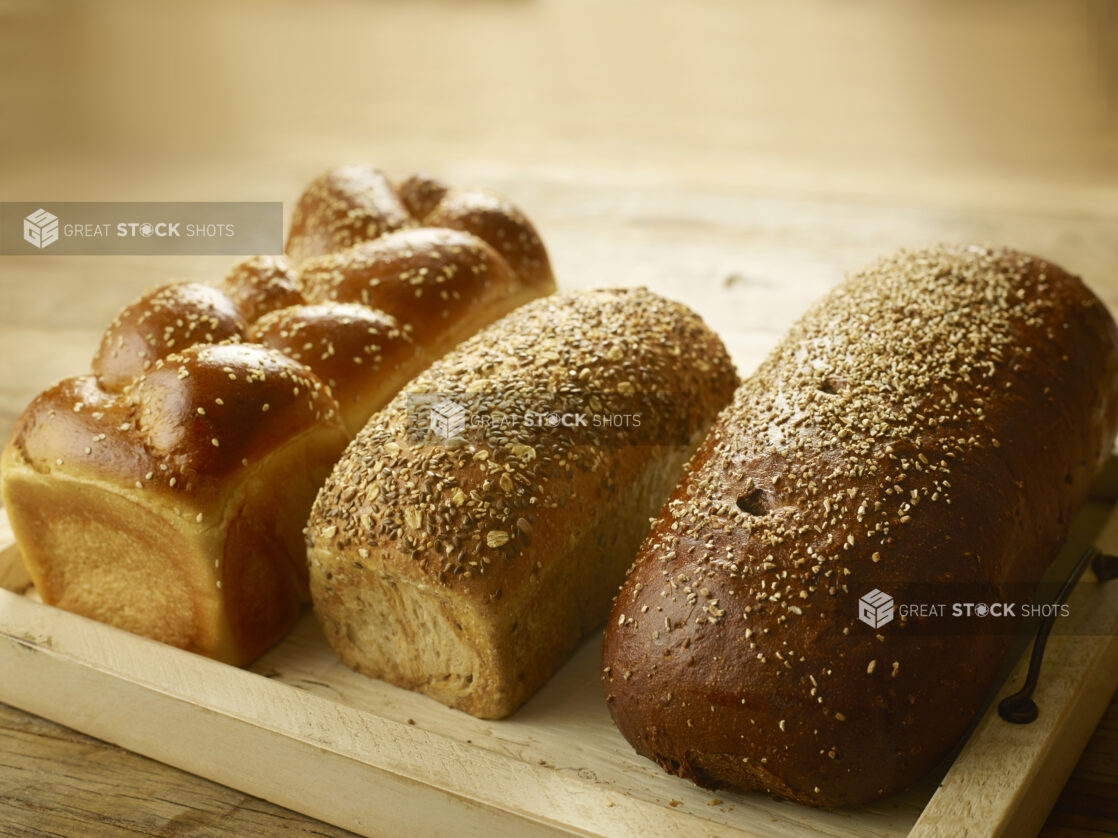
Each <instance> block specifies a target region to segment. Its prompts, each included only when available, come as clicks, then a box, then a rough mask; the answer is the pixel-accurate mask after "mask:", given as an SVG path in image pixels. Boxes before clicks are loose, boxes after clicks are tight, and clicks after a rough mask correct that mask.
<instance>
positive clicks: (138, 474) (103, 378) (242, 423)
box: [0, 166, 554, 664]
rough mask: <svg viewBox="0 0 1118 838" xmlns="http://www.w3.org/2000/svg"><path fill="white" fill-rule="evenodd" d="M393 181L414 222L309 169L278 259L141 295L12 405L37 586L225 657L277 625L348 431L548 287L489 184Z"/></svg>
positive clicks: (17, 519)
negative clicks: (441, 221)
mask: <svg viewBox="0 0 1118 838" xmlns="http://www.w3.org/2000/svg"><path fill="white" fill-rule="evenodd" d="M400 189H401V190H405V191H406V193H407V194H408V196H409V198H410V199H411V200H413V201H418V199H419V198H420V197H421V193H422V194H423V195H426V196H427V198H426V200H425V201H424V203H425V206H424V208H423V215H424V218H420V217H418V216H416V215H413V214H410V211H409V210H408V208H407V207H405V205H404V202H403V199H402V198H401V197H400V196H399V195H398V194H397V192H396V187H395V186H394V185H392V184H391V183H390V182H389V181H388V180H387V178H385V177H384V175H382V174H381V173H379V172H377V171H376V170H374V169H372V168H371V167H367V166H355V167H341V168H339V169H336V170H332V171H331V172H328V173H326V174H325V175H323V176H322V177H320V178H319V179H317V180H316V181H315V182H314V183H313V184H312V185H311V186H310V187H309V188H308V190H307V191H306V192H305V193H304V195H303V197H302V198H301V199H300V201H299V206H298V209H297V212H296V219H295V221H294V222H293V227H292V231H291V235H290V236H289V237H288V248H289V250H290V251H291V255H290V256H256V257H253V258H251V259H246V260H244V261H242V262H240V263H238V264H237V265H235V266H234V267H233V269H232V270H231V271H230V273H229V274H228V275H227V276H226V277H225V278H224V280H223V281H222V282H221V283H220V284H219V285H217V286H216V287H215V286H213V285H208V284H202V283H176V284H171V285H166V286H163V287H160V288H156V289H153V290H151V291H149V292H148V293H146V294H144V295H143V296H141V297H140V298H139V299H138V300H136V301H134V302H133V303H132V304H131V305H129V306H127V307H125V308H124V309H123V310H122V311H121V312H120V314H119V315H118V316H117V317H116V318H115V319H114V320H113V322H112V323H111V324H110V326H109V328H108V329H107V330H106V332H105V334H104V335H103V337H102V340H101V344H100V347H99V349H98V351H97V354H96V355H95V357H94V359H93V362H92V370H91V371H92V373H93V374H92V375H82V376H77V377H74V378H69V379H66V380H65V381H63V382H61V383H59V384H57V385H55V386H54V387H51V388H50V389H48V390H47V391H46V392H44V393H42V394H40V396H38V397H37V398H36V399H35V401H34V402H32V404H31V405H30V406H29V407H28V408H27V409H26V410H25V411H24V413H23V415H22V416H21V417H20V418H19V420H18V421H17V423H16V427H15V430H14V432H13V434H12V436H11V438H10V439H9V441H8V443H7V445H6V446H5V449H4V454H3V469H2V474H0V481H2V487H0V488H2V491H3V497H4V506H5V510H6V512H7V514H8V516H9V518H10V519H11V521H12V528H13V530H14V532H15V534H16V538H17V540H18V541H19V544H20V548H21V552H22V554H23V557H24V560H25V563H26V564H27V566H28V570H29V572H30V575H31V577H32V579H33V581H34V582H35V585H36V588H37V589H38V591H39V593H40V594H41V595H42V597H43V600H44V601H45V602H47V603H48V604H53V605H58V606H60V607H62V608H66V609H69V610H71V611H74V612H76V613H79V614H83V615H85V616H88V617H92V618H94V619H98V620H102V621H104V622H108V623H111V624H113V625H116V626H118V627H121V628H125V629H128V630H130V631H133V632H136V633H139V634H144V635H147V636H148V637H153V638H155V639H157V640H161V641H163V642H166V643H172V644H174V645H177V646H181V647H183V648H187V649H190V650H193V651H197V652H200V653H202V654H206V655H210V656H212V657H216V658H219V659H221V660H224V661H227V662H230V663H236V664H243V663H246V662H247V661H249V660H251V659H252V658H254V657H255V656H257V655H258V654H260V653H261V652H262V651H264V649H266V648H267V647H268V646H269V645H271V644H272V643H274V642H275V641H276V640H278V639H279V638H280V637H281V636H282V635H283V633H284V632H285V631H286V630H287V628H288V627H289V626H290V625H291V624H292V623H293V622H294V620H295V619H296V617H297V616H298V614H299V610H300V606H301V603H302V602H305V601H306V599H307V597H308V591H307V579H306V575H307V574H306V562H305V552H304V542H303V534H302V528H303V525H304V523H305V522H306V517H307V513H308V511H309V510H310V506H311V503H312V501H313V499H314V496H315V494H316V492H317V490H318V489H319V488H320V487H321V484H322V482H323V481H324V480H325V478H326V474H327V473H328V471H329V469H330V467H331V466H332V465H333V464H334V462H336V460H337V458H338V456H339V455H340V454H341V452H342V450H343V448H344V447H345V444H346V443H347V442H348V441H349V439H350V437H351V434H352V433H353V432H356V430H357V429H359V428H360V427H361V425H363V424H364V422H365V420H366V419H367V418H368V416H369V415H370V414H371V413H372V412H373V411H375V410H377V409H379V408H380V407H382V406H383V405H384V404H386V403H387V402H388V400H389V399H390V398H391V397H392V396H393V395H395V393H396V392H397V391H398V390H399V389H400V387H402V386H403V385H404V384H405V383H406V382H407V381H408V380H409V379H410V378H412V377H413V376H414V375H415V374H416V373H418V372H419V371H421V370H422V369H424V368H425V367H427V366H428V365H429V364H430V363H431V362H432V361H433V360H435V359H436V358H438V357H440V356H441V355H443V354H444V353H445V352H446V351H447V350H449V349H450V348H451V347H452V346H453V345H454V344H455V343H457V342H458V341H460V340H462V339H464V338H466V337H468V336H469V335H472V334H474V333H475V332H477V331H478V330H479V329H481V328H482V327H483V326H485V325H487V324H489V323H492V322H493V321H494V320H497V319H498V318H500V317H501V316H503V315H504V314H506V313H507V312H509V311H511V310H512V309H513V308H515V307H516V306H517V305H519V304H520V303H522V302H525V301H526V300H528V299H533V298H535V297H538V296H540V295H541V294H546V293H550V291H551V290H553V288H554V280H553V278H552V276H551V270H550V267H549V265H548V262H547V255H546V252H545V251H544V250H543V246H542V244H541V243H540V241H539V238H538V236H536V234H535V231H534V229H533V228H532V226H531V224H530V223H529V222H528V221H527V220H526V219H525V218H524V217H523V215H521V214H520V213H519V212H518V211H516V210H515V208H512V207H511V205H510V204H508V202H507V201H504V199H493V198H491V196H490V193H487V192H486V193H477V194H476V195H475V193H474V190H455V189H451V188H450V187H447V186H444V185H442V184H440V183H438V182H437V181H434V180H432V179H430V178H420V179H417V178H412V179H410V180H409V181H407V182H406V184H405V185H404V186H401V187H400ZM494 201H496V203H494ZM455 206H459V207H463V206H465V207H471V206H472V207H474V209H473V210H471V211H468V212H465V211H464V212H460V213H457V214H455V213H453V212H450V209H451V208H453V207H455ZM440 207H441V208H442V210H440ZM440 212H446V213H450V214H449V215H447V224H446V226H445V227H442V226H439V227H436V226H432V225H433V224H434V223H435V222H434V221H427V220H426V219H427V218H433V219H435V220H436V221H437V219H438V218H439V217H441V216H439V215H438V214H439V213H440ZM502 214H503V220H502ZM452 216H453V217H452ZM451 222H453V223H451ZM474 228H476V230H477V234H476V235H475V234H474V232H472V230H473V229H474ZM487 237H488V238H489V239H492V240H493V241H494V244H492V245H491V244H488V243H487V241H486V239H487ZM525 248H527V250H525ZM502 250H503V251H504V252H507V253H508V259H506V258H505V256H503V255H502ZM526 253H528V254H529V255H530V256H531V259H526V256H525V254H526ZM508 260H513V261H514V262H516V264H517V265H522V266H524V270H525V273H524V274H523V275H521V274H520V273H519V272H518V269H517V268H515V267H514V266H513V265H512V264H511V263H510V261H508Z"/></svg>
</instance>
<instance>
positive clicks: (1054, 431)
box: [603, 246, 1118, 808]
mask: <svg viewBox="0 0 1118 838" xmlns="http://www.w3.org/2000/svg"><path fill="white" fill-rule="evenodd" d="M1116 428H1118V331H1116V328H1115V324H1114V321H1113V320H1112V318H1111V316H1110V315H1109V313H1108V312H1107V310H1106V308H1105V307H1104V306H1103V305H1102V303H1101V302H1100V301H1099V300H1098V299H1097V298H1096V297H1095V296H1094V295H1093V294H1091V292H1090V291H1089V290H1087V288H1086V287H1085V286H1084V285H1083V284H1082V282H1080V280H1079V279H1077V278H1076V277H1074V276H1072V275H1070V274H1068V273H1067V272H1065V271H1064V270H1062V269H1061V268H1059V267H1057V266H1055V265H1052V264H1049V263H1047V262H1045V261H1043V260H1041V259H1037V258H1034V257H1030V256H1027V255H1024V254H1021V253H1017V252H1014V251H1012V250H1003V249H994V248H985V247H963V246H956V247H935V248H929V249H924V250H916V251H902V252H900V253H898V254H896V255H894V256H891V257H889V258H886V259H883V260H881V261H879V262H877V263H876V264H874V265H873V266H871V267H869V268H868V269H866V270H864V271H862V272H861V273H858V274H856V275H854V276H853V277H851V278H850V279H848V280H847V281H846V282H845V283H843V284H841V285H840V286H839V287H838V288H836V289H835V290H834V291H833V292H832V293H831V294H829V295H828V296H827V297H826V298H824V299H823V300H822V302H820V303H819V304H817V305H816V306H814V307H813V308H812V309H811V310H810V311H809V312H808V313H807V314H806V315H805V316H804V318H803V319H802V320H801V321H800V322H799V323H797V324H796V325H795V326H794V327H793V328H792V330H791V331H790V332H789V334H788V335H787V336H786V337H785V338H784V340H783V341H782V342H781V343H780V344H779V346H777V348H776V349H775V350H774V351H773V353H772V354H771V355H770V356H769V358H768V359H767V360H766V361H765V362H764V364H763V365H762V366H761V367H760V369H759V370H758V371H757V373H756V374H755V375H753V376H752V377H751V378H749V379H748V380H747V381H746V382H745V383H744V384H743V385H742V386H741V388H740V389H739V390H738V391H737V393H736V394H735V397H734V400H733V403H732V405H731V406H730V407H729V408H728V409H727V410H726V411H725V412H724V413H723V414H722V415H721V416H720V418H719V420H718V422H717V423H716V424H715V426H714V429H713V431H712V433H711V435H710V436H709V438H708V439H707V440H706V442H705V443H704V444H703V446H702V447H701V448H700V449H699V451H698V452H697V453H696V455H695V456H694V458H693V459H692V461H691V463H690V464H689V466H688V468H687V475H686V478H685V479H684V480H683V482H682V483H681V484H680V486H679V487H678V488H677V489H676V491H675V492H674V493H673V494H672V496H671V498H670V499H669V500H668V502H667V503H666V504H665V506H664V508H663V511H662V512H661V514H660V516H659V518H658V519H657V520H656V521H655V522H654V524H653V527H652V530H651V532H650V534H649V535H648V538H647V539H646V541H645V543H644V545H643V546H642V548H641V551H640V554H639V556H638V558H637V561H636V563H635V565H634V567H633V568H632V570H631V571H630V573H629V574H628V577H627V579H626V581H625V584H624V586H623V588H622V590H621V592H620V594H619V595H618V597H617V599H616V602H615V604H614V608H613V612H612V614H611V616H610V619H609V621H608V623H607V631H606V638H605V647H604V653H603V682H604V686H605V692H606V698H607V702H608V705H609V708H610V712H611V713H612V715H613V718H614V720H615V722H616V723H617V725H618V727H619V728H620V729H621V732H622V733H623V734H624V735H625V737H626V738H627V739H628V740H629V741H630V742H631V743H632V744H633V745H634V747H635V748H636V750H637V751H638V752H640V753H641V754H643V755H645V756H647V757H650V758H651V759H653V760H655V761H656V762H658V763H659V764H660V765H661V766H662V767H663V768H664V769H665V770H667V771H669V772H672V773H674V774H678V775H680V776H683V777H687V778H690V779H692V780H694V781H695V782H696V783H699V784H700V785H703V786H706V787H712V788H713V787H720V786H732V787H740V788H744V789H756V790H762V791H765V792H769V793H771V794H773V795H775V796H778V797H783V798H790V799H792V800H795V801H798V802H800V803H805V804H809V805H812V806H821V807H827V808H834V807H840V806H845V805H850V804H862V803H866V802H868V801H871V800H874V799H876V798H879V797H883V796H885V795H888V794H890V793H892V792H895V791H897V790H899V789H902V788H904V787H906V786H908V785H910V784H912V783H913V782H914V781H916V780H917V779H918V778H920V776H921V775H923V774H924V773H925V772H927V771H928V770H929V769H930V768H931V767H932V766H933V765H934V764H935V763H936V762H937V761H938V760H939V759H940V758H941V757H942V756H943V755H944V754H945V753H946V752H947V751H948V750H949V749H950V748H951V747H952V746H953V745H954V744H955V743H956V742H957V740H958V739H959V737H960V736H961V735H962V734H963V733H964V731H965V730H966V728H967V726H968V725H969V724H970V722H971V720H972V718H973V717H974V715H975V713H976V712H977V711H978V709H979V708H980V707H981V706H982V703H983V700H984V697H985V696H986V695H987V693H988V692H989V690H990V689H991V687H992V679H993V678H994V676H995V673H996V672H997V670H998V667H999V664H1000V663H1001V661H1002V659H1003V657H1004V655H1005V652H1006V649H1007V645H1008V642H1009V636H1008V635H1007V634H1006V633H1005V632H1004V631H1003V632H993V631H983V630H981V629H980V627H978V626H974V627H968V626H966V625H956V626H954V627H953V628H952V629H951V630H950V631H946V632H945V631H943V630H942V629H940V628H937V625H936V624H935V623H934V620H935V619H936V618H935V617H933V616H927V617H912V618H908V619H905V618H903V617H898V618H897V619H894V620H893V621H892V622H891V623H889V624H887V625H881V626H879V627H877V628H872V627H870V625H868V624H866V623H863V622H862V621H860V620H859V619H858V600H859V597H861V596H863V595H865V594H867V593H868V592H871V591H873V590H875V589H879V590H881V591H884V592H886V593H888V594H889V595H891V596H892V597H893V598H894V599H895V601H896V602H899V603H905V602H907V603H921V602H925V601H926V600H927V597H928V596H929V593H928V592H929V590H932V589H934V590H935V591H936V592H937V594H931V595H932V596H936V595H941V596H942V595H946V596H951V592H952V591H954V592H956V593H955V596H957V597H959V598H964V599H968V600H977V601H980V602H981V601H985V602H997V601H1013V600H1015V599H1018V598H1019V596H1020V592H1021V591H1022V590H1026V591H1031V590H1035V588H1036V586H1037V583H1038V582H1039V581H1040V579H1041V577H1042V575H1043V573H1044V571H1045V569H1046V567H1047V566H1048V565H1049V563H1050V562H1051V560H1052V558H1053V557H1054V556H1055V554H1056V552H1057V551H1058V549H1059V547H1060V545H1061V543H1062V541H1063V540H1064V538H1065V536H1066V534H1067V530H1068V525H1069V522H1070V520H1071V516H1072V513H1073V510H1074V509H1075V508H1076V506H1077V505H1078V504H1079V503H1080V502H1081V501H1082V500H1083V499H1084V498H1085V496H1086V493H1087V491H1088V486H1089V484H1090V482H1091V480H1092V477H1093V475H1094V474H1095V473H1096V470H1097V469H1098V468H1099V466H1100V464H1101V463H1102V461H1103V460H1104V458H1105V457H1106V456H1107V454H1108V453H1109V451H1110V449H1111V444H1112V442H1113V440H1114V435H1115V430H1116Z"/></svg>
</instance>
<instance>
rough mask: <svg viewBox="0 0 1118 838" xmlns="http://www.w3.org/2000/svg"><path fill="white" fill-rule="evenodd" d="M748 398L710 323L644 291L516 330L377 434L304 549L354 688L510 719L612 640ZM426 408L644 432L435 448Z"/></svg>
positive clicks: (359, 446) (348, 457) (332, 491)
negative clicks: (569, 414)
mask: <svg viewBox="0 0 1118 838" xmlns="http://www.w3.org/2000/svg"><path fill="white" fill-rule="evenodd" d="M735 384H736V376H735V375H734V372H733V367H732V365H731V363H730V360H729V358H728V356H727V354H726V351H725V349H724V347H723V346H722V343H721V341H719V340H718V338H717V337H716V336H715V335H714V334H713V333H712V332H711V331H710V330H709V329H708V328H707V327H706V326H705V325H703V323H702V321H701V320H700V319H699V318H698V317H697V316H695V315H694V314H693V313H691V312H690V311H689V310H688V309H686V308H685V307H684V306H682V305H680V304H678V303H673V302H669V301H667V300H664V299H662V298H660V297H657V296H655V295H653V294H650V293H649V292H647V291H644V290H632V291H596V292H586V293H580V294H570V295H561V296H558V297H551V298H545V299H542V300H538V301H536V302H534V303H530V304H528V305H526V306H524V307H522V308H521V309H519V310H518V311H516V312H514V313H513V314H511V315H509V316H507V317H505V318H504V319H503V320H501V321H499V322H498V323H496V324H495V325H493V326H492V327H490V328H489V329H486V330H485V331H484V332H482V333H480V334H479V335H477V336H476V337H474V338H472V339H471V340H469V341H467V342H466V343H464V344H462V345H461V346H460V347H459V348H458V349H457V350H455V351H454V352H452V353H451V354H450V355H448V356H447V357H445V358H444V359H443V360H441V361H439V362H437V363H435V364H434V365H433V366H432V367H431V368H430V369H429V370H428V371H427V372H425V373H424V374H422V375H421V376H419V377H418V378H417V379H416V380H415V381H414V382H412V384H411V385H410V386H409V387H408V390H407V392H406V393H402V394H401V395H399V396H397V398H396V399H394V400H393V402H392V403H391V404H390V405H389V406H388V407H387V408H385V409H384V410H383V411H381V412H380V413H379V414H377V415H376V416H374V417H373V418H372V419H371V420H370V422H369V424H368V425H367V426H366V427H365V429H364V430H363V431H362V432H361V433H360V434H359V435H358V437H357V439H356V440H355V441H354V442H353V444H352V445H351V446H350V448H349V449H348V450H347V452H346V454H345V456H344V457H343V458H342V460H341V461H340V462H339V463H338V465H337V466H336V467H335V469H334V472H333V474H332V475H331V477H330V479H329V480H328V481H327V483H326V485H325V486H324V487H323V489H322V492H321V493H320V494H319V497H318V500H317V502H316V503H315V507H314V509H313V511H312V513H311V520H310V523H309V527H308V544H309V548H310V549H309V556H310V560H311V580H312V581H311V585H312V587H311V593H312V598H313V599H314V602H315V609H316V613H317V614H318V616H319V618H320V620H321V621H322V623H323V626H324V628H325V631H326V635H327V638H328V639H329V640H330V642H331V644H332V645H333V646H334V648H335V649H336V650H337V651H338V652H339V654H340V655H341V657H342V659H343V660H344V661H345V662H346V663H347V664H348V665H350V666H351V667H354V668H355V669H358V670H359V671H362V672H365V673H367V674H370V675H373V676H375V677H379V678H384V679H386V680H389V681H392V682H393V683H396V684H399V685H401V686H405V687H408V688H411V689H416V690H419V691H422V692H425V693H427V694H429V695H431V696H433V697H435V698H437V699H438V700H440V701H443V702H444V703H447V704H450V705H451V706H454V707H458V708H460V709H463V710H466V711H467V712H470V713H473V714H475V715H479V716H484V717H500V716H504V715H507V714H508V713H511V712H512V711H513V710H514V709H515V708H516V707H517V706H519V704H520V703H521V702H523V701H524V700H525V699H526V698H527V697H528V696H529V695H531V693H532V692H533V691H535V689H536V688H537V687H539V686H540V684H542V683H543V681H544V680H546V679H547V677H548V676H550V674H551V673H552V671H554V669H555V668H556V667H557V666H558V665H559V663H561V662H562V661H563V660H564V659H565V657H566V655H567V654H568V653H569V652H570V651H571V649H573V647H574V646H575V645H576V644H577V642H578V641H579V640H580V639H581V638H582V637H583V636H584V635H585V634H586V632H588V631H590V630H592V629H593V628H595V627H596V626H597V625H599V624H600V622H601V620H602V619H603V618H604V616H605V611H606V609H607V608H608V604H609V599H610V597H611V596H612V595H613V593H614V592H615V591H616V586H617V584H618V583H619V582H620V580H621V577H622V575H623V573H624V570H625V568H626V567H628V565H629V563H630V561H631V560H632V556H633V553H634V551H635V549H636V547H637V545H638V544H639V542H640V539H641V537H642V536H643V535H644V533H645V532H646V530H647V526H648V516H649V515H650V514H652V513H653V512H654V511H655V510H656V509H657V508H658V507H659V505H660V503H662V501H663V499H664V497H665V496H666V495H667V493H668V491H669V490H670V488H671V486H672V485H674V483H675V480H676V479H677V477H678V468H679V467H680V466H681V465H682V462H683V460H684V459H685V457H686V456H687V454H689V453H690V451H691V450H693V447H694V445H695V444H697V442H698V441H699V440H700V439H701V438H702V435H703V433H704V432H705V430H706V428H707V427H708V426H709V423H710V422H711V421H712V419H713V417H714V415H715V414H716V413H717V411H718V409H720V408H721V407H722V406H723V405H724V404H725V403H726V401H727V400H728V399H729V396H730V393H731V392H732V390H733V387H734V386H735ZM417 394H446V395H447V396H448V397H449V398H451V399H458V400H459V401H461V402H462V403H463V404H464V405H465V406H466V407H467V408H468V409H469V411H470V412H471V414H472V415H491V416H497V415H503V416H512V417H523V416H525V415H526V414H527V413H529V412H533V411H551V410H553V409H557V406H563V407H564V408H569V409H572V410H584V411H590V412H595V411H598V410H606V408H607V406H608V410H609V411H610V415H623V414H641V415H642V416H643V417H644V419H645V422H646V424H642V425H641V427H640V428H635V427H629V428H625V427H621V428H618V427H609V428H607V427H596V426H594V425H593V424H592V423H591V424H588V425H587V426H580V427H574V428H564V427H562V426H560V427H551V426H547V425H543V424H537V425H526V424H525V423H523V422H520V421H517V422H513V423H510V424H507V425H502V426H491V427H488V428H485V427H477V426H473V425H468V426H467V427H466V429H465V430H464V431H463V432H462V434H461V436H458V437H454V438H451V439H449V440H448V439H440V438H437V437H435V436H433V435H431V434H429V433H427V434H418V435H417V433H416V428H415V426H414V424H413V419H414V412H413V410H414V404H415V396H416V395H417ZM409 399H410V401H409ZM409 404H411V405H412V406H413V410H412V411H410V410H409Z"/></svg>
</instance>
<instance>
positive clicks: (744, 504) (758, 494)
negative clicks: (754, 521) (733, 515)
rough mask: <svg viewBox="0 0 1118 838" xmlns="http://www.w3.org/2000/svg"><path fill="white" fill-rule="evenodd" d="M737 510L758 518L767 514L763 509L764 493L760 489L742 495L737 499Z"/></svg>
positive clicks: (765, 509)
mask: <svg viewBox="0 0 1118 838" xmlns="http://www.w3.org/2000/svg"><path fill="white" fill-rule="evenodd" d="M738 509H740V510H741V511H742V512H744V513H745V514H746V515H756V516H758V517H760V516H762V515H766V514H768V511H769V510H768V509H767V508H766V507H765V493H764V492H763V491H762V490H760V489H754V490H753V491H752V492H749V493H748V494H745V495H742V496H741V497H739V498H738Z"/></svg>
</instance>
